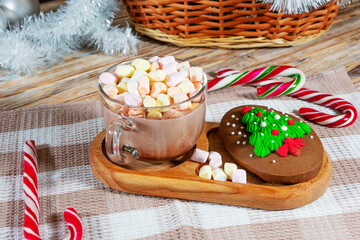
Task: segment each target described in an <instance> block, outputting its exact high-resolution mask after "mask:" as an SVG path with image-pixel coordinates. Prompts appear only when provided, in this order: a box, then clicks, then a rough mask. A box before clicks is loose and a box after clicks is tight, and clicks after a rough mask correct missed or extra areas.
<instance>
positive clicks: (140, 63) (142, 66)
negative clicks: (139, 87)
mask: <svg viewBox="0 0 360 240" xmlns="http://www.w3.org/2000/svg"><path fill="white" fill-rule="evenodd" d="M131 65H133V66H134V67H135V68H136V69H137V70H143V71H147V70H148V69H149V68H150V62H148V61H147V60H145V59H142V58H137V59H135V60H133V61H132V62H131Z"/></svg>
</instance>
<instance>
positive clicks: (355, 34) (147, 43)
mask: <svg viewBox="0 0 360 240" xmlns="http://www.w3.org/2000/svg"><path fill="white" fill-rule="evenodd" d="M63 2H64V1H63V0H59V1H53V2H50V3H44V4H42V6H41V8H42V10H43V11H48V10H55V9H56V8H57V7H58V6H59V5H60V4H62V3H63ZM126 21H128V22H130V20H129V18H128V16H127V13H126V10H125V8H124V7H122V10H121V11H120V12H119V14H118V17H117V19H116V21H115V24H120V25H124V24H126ZM140 40H141V43H140V45H139V46H138V53H137V56H138V57H141V56H153V55H174V56H175V57H176V58H178V59H181V60H187V61H190V62H192V63H194V64H196V65H199V66H201V67H203V68H204V69H205V71H206V72H207V73H208V74H212V73H214V72H216V71H217V70H218V69H220V68H224V67H231V68H235V69H239V70H250V69H254V68H258V67H264V66H269V65H281V64H286V65H293V66H296V67H298V68H300V69H301V70H303V71H304V72H305V74H306V75H307V76H311V75H313V74H316V73H318V72H321V71H324V70H327V69H331V68H334V67H337V66H341V65H344V66H345V67H346V70H347V72H348V73H349V75H350V78H351V80H352V81H353V83H354V84H355V86H356V87H357V88H358V89H359V90H360V7H355V8H348V9H345V10H342V11H341V12H340V13H339V16H338V17H337V18H336V20H335V22H334V24H333V26H332V27H331V28H330V30H329V31H328V32H327V33H325V34H324V35H322V36H321V37H320V38H318V39H316V40H314V41H311V42H309V43H306V44H303V45H300V46H296V47H287V48H254V49H243V50H230V49H209V48H182V47H177V46H175V45H171V44H167V43H162V42H158V41H155V40H152V39H150V38H148V37H144V36H140ZM131 58H134V55H130V56H121V55H118V56H106V55H104V54H103V53H101V52H97V51H95V50H93V49H89V50H83V51H79V52H77V53H76V54H73V55H71V56H68V57H67V58H66V59H65V60H64V62H63V63H60V64H57V65H55V66H52V67H50V68H47V69H46V70H41V71H38V72H37V73H36V74H35V75H32V76H28V77H19V76H15V75H11V74H10V75H9V74H8V72H6V71H0V110H2V111H4V110H10V109H16V108H23V107H30V106H36V105H54V104H60V103H71V102H80V101H89V100H97V99H99V94H98V91H97V82H98V76H99V74H100V73H102V72H104V71H105V70H106V69H107V68H109V67H110V66H111V65H114V64H117V63H120V62H122V61H126V60H128V59H131ZM210 76H211V75H210Z"/></svg>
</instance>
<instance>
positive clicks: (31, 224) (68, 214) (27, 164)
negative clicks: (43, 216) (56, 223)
mask: <svg viewBox="0 0 360 240" xmlns="http://www.w3.org/2000/svg"><path fill="white" fill-rule="evenodd" d="M37 169H38V168H37V153H36V148H35V141H34V140H28V141H26V142H25V145H24V179H23V188H24V193H25V215H24V238H25V239H28V240H41V238H40V232H39V212H40V205H39V195H38V184H37ZM64 217H65V220H66V223H67V225H68V228H69V231H70V233H69V234H68V235H67V236H66V237H65V238H64V240H81V238H82V235H83V227H82V224H81V220H80V217H79V215H78V213H77V212H76V211H75V209H73V208H68V209H66V211H65V212H64Z"/></svg>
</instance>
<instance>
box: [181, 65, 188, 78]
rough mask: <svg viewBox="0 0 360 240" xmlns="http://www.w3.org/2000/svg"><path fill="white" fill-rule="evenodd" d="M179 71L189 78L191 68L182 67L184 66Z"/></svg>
mask: <svg viewBox="0 0 360 240" xmlns="http://www.w3.org/2000/svg"><path fill="white" fill-rule="evenodd" d="M179 73H181V74H182V75H183V76H184V77H186V78H189V77H190V68H188V67H182V68H180V70H179Z"/></svg>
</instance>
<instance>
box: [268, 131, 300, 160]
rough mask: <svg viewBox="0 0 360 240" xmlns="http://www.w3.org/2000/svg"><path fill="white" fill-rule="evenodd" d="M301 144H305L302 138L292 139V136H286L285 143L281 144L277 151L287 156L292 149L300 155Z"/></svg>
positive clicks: (293, 153) (294, 153) (282, 155)
mask: <svg viewBox="0 0 360 240" xmlns="http://www.w3.org/2000/svg"><path fill="white" fill-rule="evenodd" d="M273 131H274V130H273ZM301 146H305V142H304V141H303V140H301V139H300V138H295V139H292V138H291V137H287V138H285V141H284V144H283V145H281V146H280V147H279V148H278V149H277V150H276V152H277V154H279V155H280V156H281V157H286V156H287V155H288V153H289V151H290V153H291V154H292V155H294V156H295V157H298V156H300V154H301V151H300V149H301Z"/></svg>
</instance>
